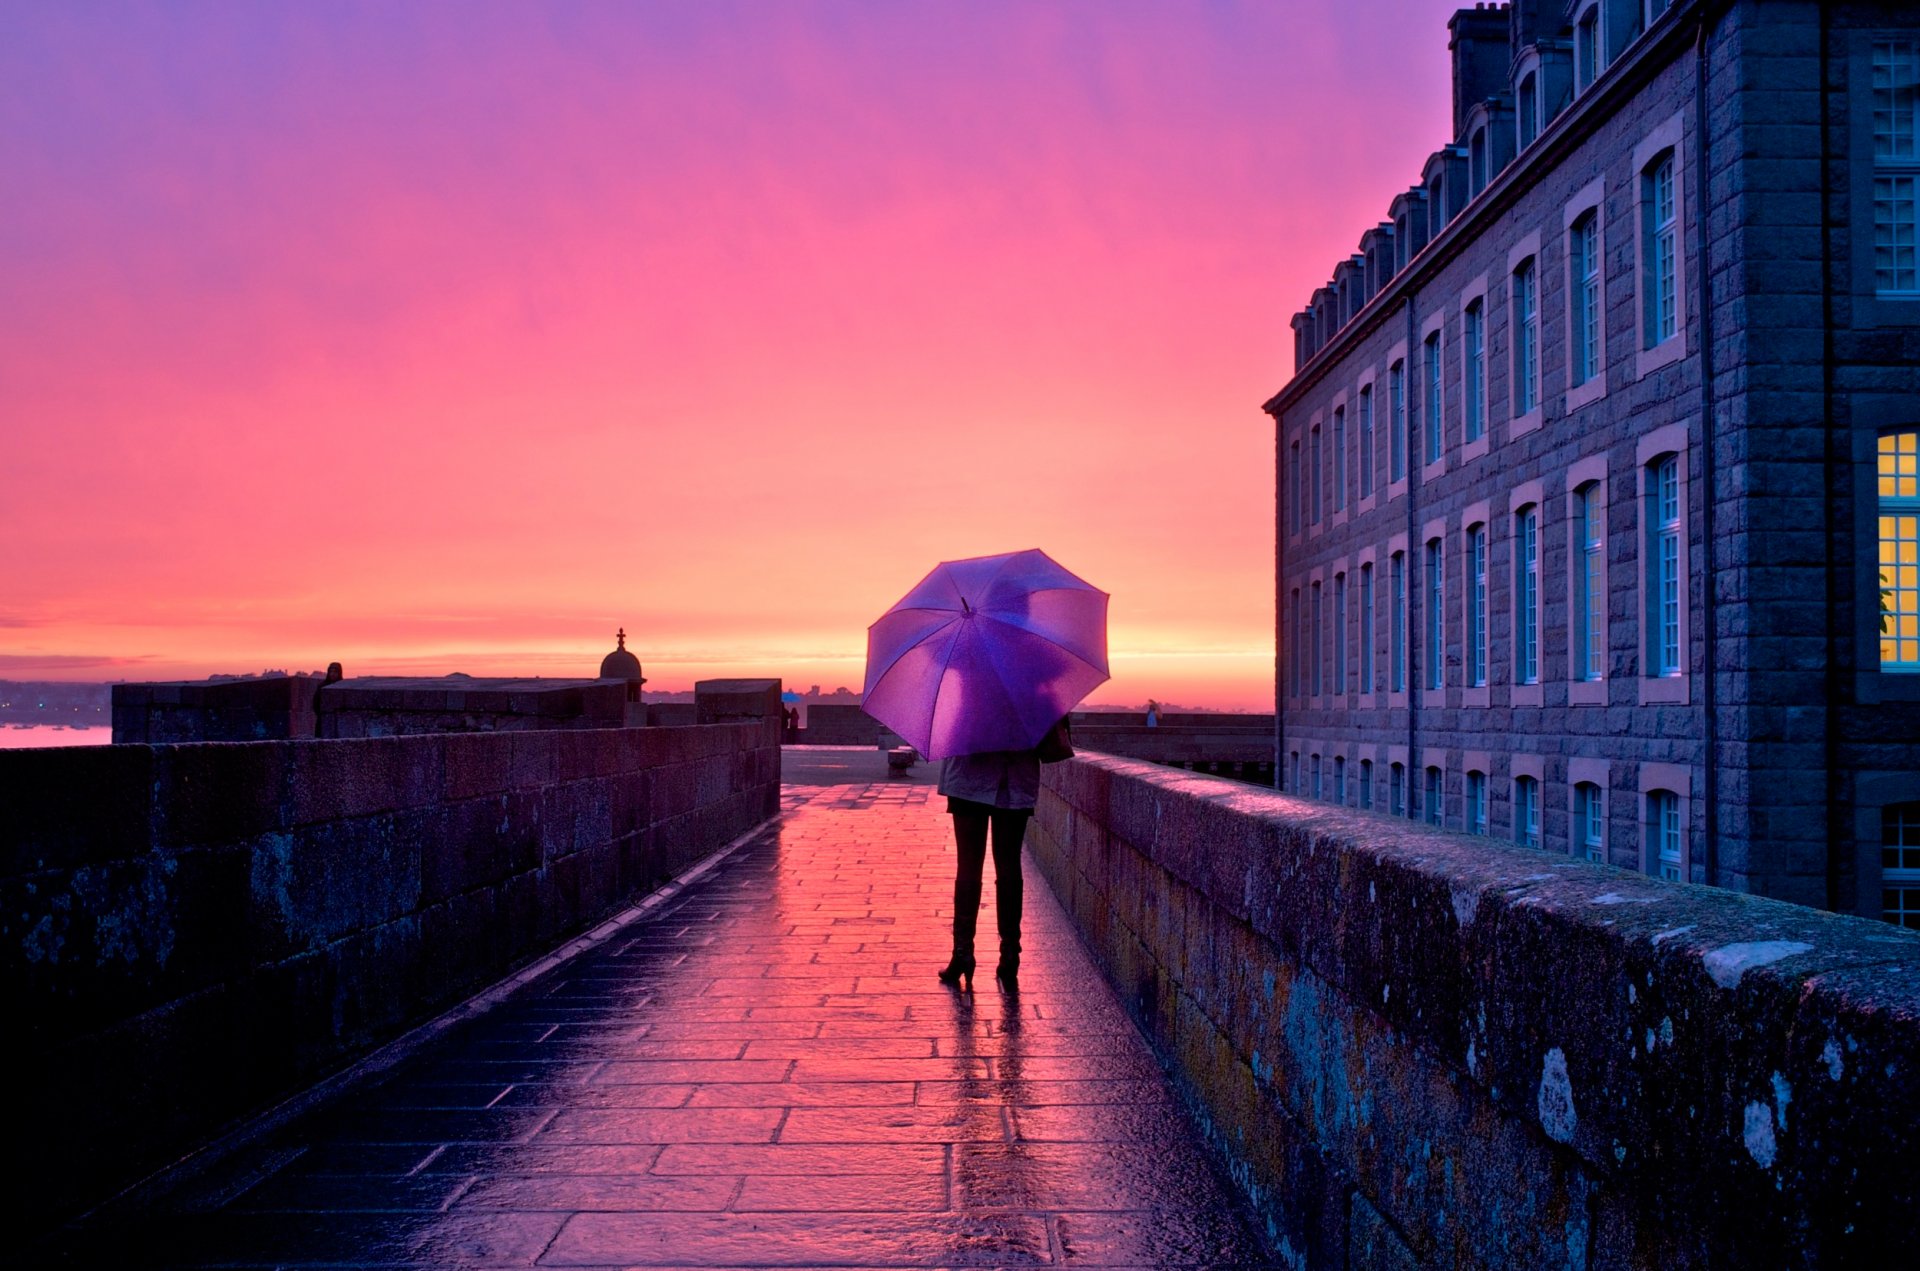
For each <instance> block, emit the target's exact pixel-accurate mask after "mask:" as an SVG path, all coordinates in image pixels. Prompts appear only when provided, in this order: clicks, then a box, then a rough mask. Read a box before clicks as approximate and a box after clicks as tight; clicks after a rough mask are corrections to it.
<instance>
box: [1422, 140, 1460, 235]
mask: <svg viewBox="0 0 1920 1271" xmlns="http://www.w3.org/2000/svg"><path fill="white" fill-rule="evenodd" d="M1420 184H1421V188H1422V189H1424V190H1425V191H1426V192H1427V237H1428V238H1429V239H1432V238H1435V237H1437V236H1438V235H1439V233H1440V231H1441V230H1443V229H1445V228H1446V225H1447V222H1448V221H1451V220H1452V219H1453V218H1454V217H1456V216H1458V215H1460V209H1462V208H1464V207H1465V206H1466V205H1467V151H1466V148H1465V147H1464V146H1442V147H1440V149H1438V150H1436V151H1434V152H1433V153H1432V154H1431V155H1429V156H1428V158H1427V166H1426V167H1425V168H1423V169H1421V172H1420Z"/></svg>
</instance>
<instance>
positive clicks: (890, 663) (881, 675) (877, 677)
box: [867, 610, 957, 686]
mask: <svg viewBox="0 0 1920 1271" xmlns="http://www.w3.org/2000/svg"><path fill="white" fill-rule="evenodd" d="M935 612H944V611H943V610H936V611H935ZM954 621H957V619H955V620H954ZM879 625H880V624H879V623H878V622H875V623H874V624H873V626H875V627H877V626H879ZM952 627H953V621H949V622H948V623H947V624H946V625H945V626H941V627H936V628H934V629H933V630H932V631H929V632H927V633H926V634H925V635H923V636H921V637H920V638H919V639H918V640H915V641H914V642H913V643H912V644H909V645H905V646H904V647H902V648H901V650H900V651H899V652H898V653H895V654H894V655H893V656H892V657H890V658H888V659H887V664H886V665H885V666H883V667H881V668H880V670H879V672H878V673H877V674H875V673H873V672H872V670H871V668H869V672H868V676H867V682H868V684H869V685H870V686H871V685H877V684H879V683H880V681H881V680H884V679H886V678H887V672H889V671H891V670H893V668H894V667H895V666H896V665H898V664H899V661H900V659H901V658H904V657H906V656H907V654H909V653H911V652H913V651H914V650H915V649H917V648H919V647H920V646H921V645H923V644H925V643H926V642H927V641H929V640H932V639H935V638H937V637H938V636H940V635H941V634H943V633H944V632H946V631H948V630H950V629H952ZM867 629H868V630H869V631H871V630H872V629H873V627H869V628H867ZM947 648H948V654H947V656H948V658H949V660H951V658H952V656H953V654H952V648H953V645H952V642H951V641H949V643H948V645H947ZM940 670H941V673H942V674H945V673H946V666H945V664H944V663H943V664H942V665H941V668H940Z"/></svg>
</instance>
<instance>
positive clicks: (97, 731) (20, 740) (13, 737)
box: [0, 724, 113, 750]
mask: <svg viewBox="0 0 1920 1271" xmlns="http://www.w3.org/2000/svg"><path fill="white" fill-rule="evenodd" d="M112 740H113V729H112V727H111V726H109V725H107V724H97V725H93V726H91V727H87V728H55V727H53V726H51V725H48V724H24V725H22V724H9V725H5V726H0V750H41V749H44V748H45V747H48V746H104V745H106V744H108V743H109V742H111V741H112Z"/></svg>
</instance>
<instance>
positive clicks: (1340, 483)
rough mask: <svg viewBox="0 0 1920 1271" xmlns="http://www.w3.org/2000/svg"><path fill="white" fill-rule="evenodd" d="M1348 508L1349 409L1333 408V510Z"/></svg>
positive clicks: (1342, 407)
mask: <svg viewBox="0 0 1920 1271" xmlns="http://www.w3.org/2000/svg"><path fill="white" fill-rule="evenodd" d="M1346 507H1347V408H1346V407H1345V406H1344V405H1341V406H1335V407H1334V408H1333V510H1334V511H1336V512H1344V511H1345V510H1346Z"/></svg>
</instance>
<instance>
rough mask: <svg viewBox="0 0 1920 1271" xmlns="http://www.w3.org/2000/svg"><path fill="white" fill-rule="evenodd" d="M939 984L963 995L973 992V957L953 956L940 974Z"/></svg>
mask: <svg viewBox="0 0 1920 1271" xmlns="http://www.w3.org/2000/svg"><path fill="white" fill-rule="evenodd" d="M940 983H942V984H946V985H949V986H952V987H955V988H958V989H960V990H961V991H962V992H965V993H971V992H973V955H972V954H970V953H966V954H962V953H956V954H954V955H953V961H951V962H949V963H947V965H946V969H945V970H943V971H941V972H940Z"/></svg>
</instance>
